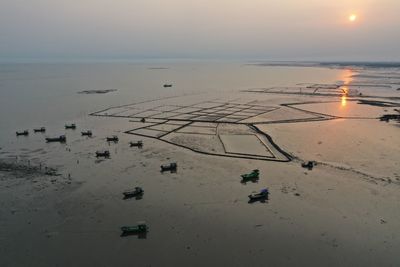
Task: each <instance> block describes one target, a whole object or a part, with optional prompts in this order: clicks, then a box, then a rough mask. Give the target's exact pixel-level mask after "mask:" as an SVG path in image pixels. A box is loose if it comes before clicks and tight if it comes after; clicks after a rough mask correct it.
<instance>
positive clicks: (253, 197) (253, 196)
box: [249, 188, 269, 201]
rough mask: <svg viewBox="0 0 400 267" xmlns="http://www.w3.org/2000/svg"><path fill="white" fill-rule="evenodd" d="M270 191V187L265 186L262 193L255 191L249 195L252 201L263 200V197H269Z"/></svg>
mask: <svg viewBox="0 0 400 267" xmlns="http://www.w3.org/2000/svg"><path fill="white" fill-rule="evenodd" d="M268 195H269V191H268V188H264V189H262V190H261V191H260V193H254V194H251V195H249V198H250V201H255V200H262V199H268Z"/></svg>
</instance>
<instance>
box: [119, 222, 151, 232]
mask: <svg viewBox="0 0 400 267" xmlns="http://www.w3.org/2000/svg"><path fill="white" fill-rule="evenodd" d="M148 230H149V227H148V226H147V225H146V222H144V221H142V222H137V225H134V226H122V227H121V231H122V234H135V233H146V232H147V231H148Z"/></svg>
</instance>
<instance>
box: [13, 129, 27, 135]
mask: <svg viewBox="0 0 400 267" xmlns="http://www.w3.org/2000/svg"><path fill="white" fill-rule="evenodd" d="M15 134H16V135H17V136H20V135H25V136H27V135H29V131H28V130H25V131H22V132H15Z"/></svg>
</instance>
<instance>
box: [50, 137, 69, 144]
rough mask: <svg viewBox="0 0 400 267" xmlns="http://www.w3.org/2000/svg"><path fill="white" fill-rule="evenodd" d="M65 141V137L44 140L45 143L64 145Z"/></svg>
mask: <svg viewBox="0 0 400 267" xmlns="http://www.w3.org/2000/svg"><path fill="white" fill-rule="evenodd" d="M66 141H67V138H66V137H65V135H60V136H59V137H53V138H46V142H48V143H50V142H60V143H65V142H66Z"/></svg>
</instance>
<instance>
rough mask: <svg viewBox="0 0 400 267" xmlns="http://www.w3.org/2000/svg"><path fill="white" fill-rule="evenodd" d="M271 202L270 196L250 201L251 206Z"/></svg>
mask: <svg viewBox="0 0 400 267" xmlns="http://www.w3.org/2000/svg"><path fill="white" fill-rule="evenodd" d="M268 201H269V196H268V195H267V196H265V197H260V198H256V199H250V200H249V201H248V203H249V204H253V203H255V202H260V203H268Z"/></svg>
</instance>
